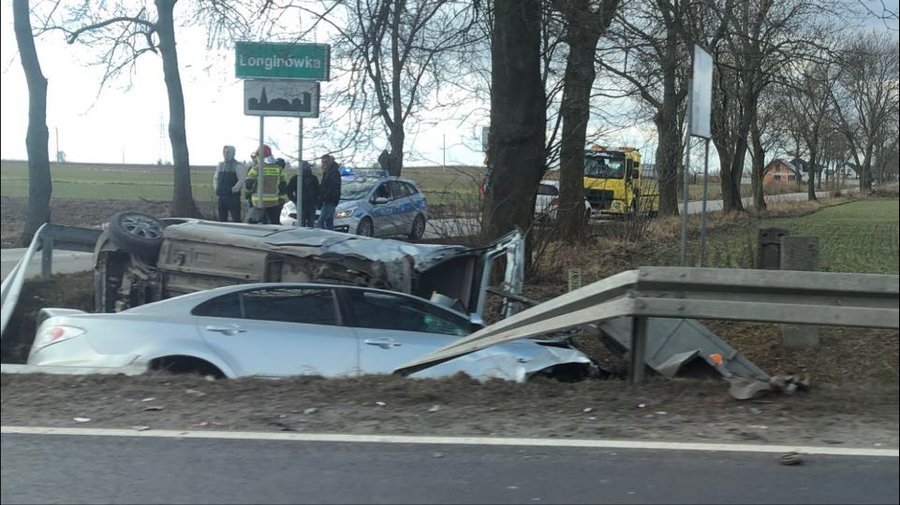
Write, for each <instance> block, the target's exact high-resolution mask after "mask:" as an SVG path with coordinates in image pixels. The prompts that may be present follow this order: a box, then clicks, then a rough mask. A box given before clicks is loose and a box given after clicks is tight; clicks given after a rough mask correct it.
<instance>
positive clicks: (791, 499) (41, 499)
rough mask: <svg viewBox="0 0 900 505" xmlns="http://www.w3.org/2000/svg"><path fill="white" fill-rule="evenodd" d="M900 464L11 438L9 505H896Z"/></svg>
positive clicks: (5, 442)
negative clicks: (802, 462) (480, 504)
mask: <svg viewBox="0 0 900 505" xmlns="http://www.w3.org/2000/svg"><path fill="white" fill-rule="evenodd" d="M897 475H898V460H897V458H878V457H859V456H854V457H849V456H825V455H812V456H807V457H806V458H805V460H804V464H802V465H798V466H782V465H779V464H778V463H776V458H775V457H774V455H772V454H760V453H741V452H695V451H672V450H663V451H660V450H649V449H598V448H571V447H570V448H560V447H515V446H512V447H508V446H483V445H469V446H464V445H410V444H382V443H346V442H303V441H271V440H222V439H178V438H174V439H173V438H137V437H98V436H63V435H23V434H3V435H2V481H0V482H2V494H0V498H2V502H3V503H4V504H6V503H23V502H25V503H721V504H725V503H804V504H806V503H897V497H898V494H897V493H898V479H897Z"/></svg>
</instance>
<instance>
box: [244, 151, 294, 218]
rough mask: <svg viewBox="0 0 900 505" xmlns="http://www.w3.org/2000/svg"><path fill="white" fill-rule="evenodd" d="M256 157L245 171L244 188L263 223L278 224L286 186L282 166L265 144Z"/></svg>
mask: <svg viewBox="0 0 900 505" xmlns="http://www.w3.org/2000/svg"><path fill="white" fill-rule="evenodd" d="M256 159H257V163H256V164H254V165H253V166H252V167H251V168H250V170H248V171H247V179H246V181H247V182H246V188H247V192H248V193H250V201H251V203H252V204H253V207H254V208H255V209H260V210H261V211H262V216H259V217H261V218H262V222H263V223H264V224H279V222H280V217H281V206H282V205H283V204H284V202H285V189H286V187H287V181H286V180H285V177H284V166H282V165H280V164H279V163H278V160H276V159H275V158H273V157H272V149H271V148H270V147H269V146H267V145H265V144H263V145H261V146H260V148H259V154H258V155H257V157H256ZM256 214H257V215H258V214H259V211H257V212H256Z"/></svg>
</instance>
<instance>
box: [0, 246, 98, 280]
mask: <svg viewBox="0 0 900 505" xmlns="http://www.w3.org/2000/svg"><path fill="white" fill-rule="evenodd" d="M25 251H26V249H25V248H15V249H0V276H2V278H4V279H5V278H6V275H7V274H8V273H9V272H10V271H12V269H13V268H15V266H16V263H18V262H19V260H20V259H21V258H22V256H23V255H24V254H25ZM41 255H42V253H41V251H37V252H35V253H34V256H32V258H31V263H29V265H28V272H27V274H26V276H27V278H32V277H39V276H40V275H41ZM91 268H93V254H92V253H89V252H79V251H63V250H60V249H57V250H54V251H53V273H55V274H70V273H75V272H83V271H85V270H90V269H91Z"/></svg>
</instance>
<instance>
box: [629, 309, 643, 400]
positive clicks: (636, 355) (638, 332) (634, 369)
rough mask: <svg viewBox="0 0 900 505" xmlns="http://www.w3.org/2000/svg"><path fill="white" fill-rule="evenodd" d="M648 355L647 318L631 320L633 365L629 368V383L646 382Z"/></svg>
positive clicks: (630, 364)
mask: <svg viewBox="0 0 900 505" xmlns="http://www.w3.org/2000/svg"><path fill="white" fill-rule="evenodd" d="M646 354H647V318H646V317H634V318H632V319H631V363H629V368H628V383H629V384H640V383H641V382H644V358H645V356H646Z"/></svg>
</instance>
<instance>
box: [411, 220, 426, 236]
mask: <svg viewBox="0 0 900 505" xmlns="http://www.w3.org/2000/svg"><path fill="white" fill-rule="evenodd" d="M423 235H425V216H423V215H422V214H416V218H415V219H413V223H412V228H410V230H409V239H410V240H420V239H421V238H422V236H423Z"/></svg>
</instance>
